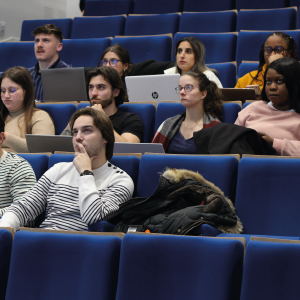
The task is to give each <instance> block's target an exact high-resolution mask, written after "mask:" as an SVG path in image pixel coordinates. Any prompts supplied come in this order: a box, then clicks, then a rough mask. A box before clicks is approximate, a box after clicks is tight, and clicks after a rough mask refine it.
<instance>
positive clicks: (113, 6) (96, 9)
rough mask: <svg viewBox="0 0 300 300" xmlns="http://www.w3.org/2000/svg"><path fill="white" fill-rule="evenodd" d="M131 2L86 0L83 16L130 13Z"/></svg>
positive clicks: (123, 0) (121, 0)
mask: <svg viewBox="0 0 300 300" xmlns="http://www.w3.org/2000/svg"><path fill="white" fill-rule="evenodd" d="M133 3H134V1H133V0H109V1H106V0H103V1H102V0H97V1H86V2H85V10H84V16H85V17H88V16H92V17H94V16H116V15H128V14H131V13H132V10H133ZM104 31H105V30H104Z"/></svg>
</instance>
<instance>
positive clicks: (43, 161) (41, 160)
mask: <svg viewBox="0 0 300 300" xmlns="http://www.w3.org/2000/svg"><path fill="white" fill-rule="evenodd" d="M18 155H19V156H21V157H23V158H25V159H26V160H27V161H28V162H29V163H30V165H31V167H32V169H33V171H34V173H35V177H36V180H39V179H40V178H41V176H42V175H43V174H44V173H45V172H46V171H47V170H48V161H49V156H48V155H46V154H37V153H30V154H29V153H28V154H27V153H26V154H24V153H19V154H18Z"/></svg>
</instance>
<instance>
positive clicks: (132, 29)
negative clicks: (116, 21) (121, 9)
mask: <svg viewBox="0 0 300 300" xmlns="http://www.w3.org/2000/svg"><path fill="white" fill-rule="evenodd" d="M179 18H180V16H179V14H162V15H130V16H128V17H127V18H126V25H125V32H124V35H127V36H133V35H155V34H167V33H172V34H173V35H174V34H175V33H176V32H177V31H178V25H179Z"/></svg>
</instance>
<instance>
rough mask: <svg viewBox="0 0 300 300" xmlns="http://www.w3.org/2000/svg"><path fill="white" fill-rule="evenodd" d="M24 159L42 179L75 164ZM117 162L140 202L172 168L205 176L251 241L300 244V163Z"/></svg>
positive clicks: (59, 157)
mask: <svg viewBox="0 0 300 300" xmlns="http://www.w3.org/2000/svg"><path fill="white" fill-rule="evenodd" d="M20 155H21V156H22V157H24V158H25V159H27V160H28V161H29V163H30V164H31V165H32V166H33V169H34V171H35V173H36V176H37V179H38V178H39V177H40V176H41V175H42V174H43V173H44V172H45V171H46V170H47V169H48V168H50V167H52V166H53V165H54V164H55V163H58V162H71V161H73V159H74V155H71V154H52V155H51V156H50V157H48V156H47V155H45V154H20ZM111 162H112V164H114V165H116V166H118V167H119V168H121V169H123V170H124V171H125V172H127V173H128V174H129V175H130V176H131V177H132V179H133V181H134V183H135V186H136V189H135V196H137V197H149V196H151V195H152V194H153V193H154V192H155V190H156V188H157V186H158V182H159V176H160V175H159V174H162V173H163V172H164V170H165V169H166V168H167V167H169V168H177V169H187V170H191V171H194V172H199V173H200V174H201V175H202V176H203V177H204V178H205V179H206V180H208V181H211V182H212V183H214V184H215V185H216V186H218V187H219V188H220V189H221V190H222V191H223V192H224V194H225V195H226V196H227V197H229V198H230V199H231V200H232V201H233V202H234V203H235V207H236V213H237V215H238V216H239V218H240V219H241V222H242V224H243V226H244V231H243V234H245V236H244V237H245V238H246V239H248V240H249V239H250V236H253V235H269V236H276V237H289V238H293V239H297V240H299V228H300V218H299V213H300V203H299V201H298V198H299V197H298V196H299V195H298V194H299V193H298V181H299V180H298V178H299V176H300V159H299V158H291V157H273V158H272V157H256V156H249V155H245V156H243V157H242V158H241V159H240V161H239V159H238V156H237V155H217V156H214V155H192V156H190V155H166V154H164V155H162V154H160V155H159V154H145V155H143V156H141V159H139V158H138V157H136V156H130V155H128V156H127V155H126V156H122V155H116V154H115V155H114V156H113V158H112V160H111ZM209 230H210V228H209V226H202V228H201V229H200V230H199V232H200V233H201V234H203V235H209V236H211V235H213V234H215V233H214V232H211V231H209ZM219 233H220V232H218V234H219ZM220 236H223V237H224V236H228V234H225V233H223V234H221V235H220ZM229 236H235V235H229Z"/></svg>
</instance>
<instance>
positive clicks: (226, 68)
mask: <svg viewBox="0 0 300 300" xmlns="http://www.w3.org/2000/svg"><path fill="white" fill-rule="evenodd" d="M206 66H207V67H208V68H211V69H215V70H216V71H217V72H218V78H219V79H220V81H221V83H222V85H223V87H224V88H233V87H235V85H236V64H234V63H233V62H228V63H220V64H207V65H206Z"/></svg>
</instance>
